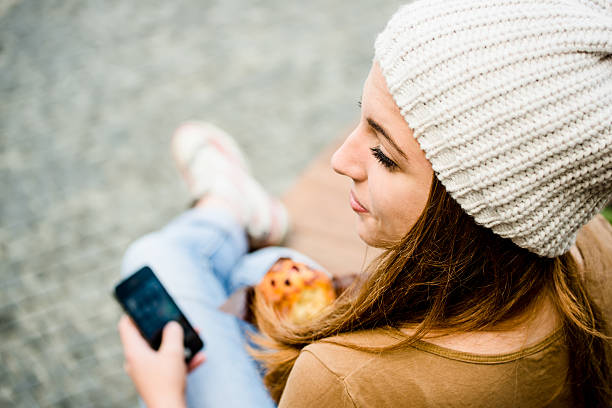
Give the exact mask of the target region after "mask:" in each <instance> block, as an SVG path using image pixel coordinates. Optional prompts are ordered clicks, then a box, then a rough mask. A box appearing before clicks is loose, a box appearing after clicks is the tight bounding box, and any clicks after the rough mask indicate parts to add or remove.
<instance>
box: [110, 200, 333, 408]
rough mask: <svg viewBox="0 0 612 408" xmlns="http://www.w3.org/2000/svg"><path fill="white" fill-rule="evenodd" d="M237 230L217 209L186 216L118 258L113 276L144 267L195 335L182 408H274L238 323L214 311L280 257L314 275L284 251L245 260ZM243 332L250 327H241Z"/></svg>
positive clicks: (259, 253) (243, 235) (264, 252)
mask: <svg viewBox="0 0 612 408" xmlns="http://www.w3.org/2000/svg"><path fill="white" fill-rule="evenodd" d="M247 249H248V243H247V237H246V233H245V231H244V229H243V228H242V227H241V226H240V225H238V224H237V223H236V221H235V220H234V218H233V217H232V216H231V215H230V214H229V213H226V212H224V211H223V210H221V209H207V208H204V209H201V208H194V209H191V210H189V211H187V212H186V213H184V214H183V215H181V216H179V217H178V218H176V219H175V220H174V221H172V222H170V224H168V225H167V226H166V227H165V228H163V229H161V230H160V231H157V232H153V233H151V234H148V235H145V236H144V237H142V238H140V239H138V240H137V241H135V242H134V243H133V244H132V245H131V246H130V247H129V248H128V250H127V251H126V253H125V256H124V259H123V264H122V271H121V274H122V276H123V277H127V276H129V275H130V274H132V273H134V272H136V271H137V270H138V269H140V268H141V267H142V266H144V265H149V266H150V267H151V269H153V271H155V274H156V275H157V277H158V278H159V279H160V281H161V282H162V283H163V284H164V286H165V287H166V289H167V290H168V292H169V293H170V295H171V296H172V297H173V298H174V300H175V301H176V303H177V304H178V306H179V307H180V308H181V309H182V311H183V313H184V314H185V315H186V316H187V319H188V320H189V321H190V322H191V324H192V325H193V326H195V327H198V328H199V329H200V336H201V337H202V339H203V340H204V342H205V346H204V350H205V352H206V358H207V360H206V362H205V363H204V364H203V365H202V366H200V367H198V368H197V369H196V370H195V371H194V372H192V373H191V374H189V376H188V379H187V403H188V406H190V407H257V408H264V407H274V406H275V404H274V402H273V401H272V399H271V398H270V396H269V394H268V392H267V390H266V388H265V387H264V385H263V382H262V379H261V374H260V372H259V369H258V365H257V364H256V362H255V361H254V360H253V359H252V358H251V357H250V356H249V354H248V353H247V352H246V350H245V348H244V345H245V344H246V341H247V340H246V337H245V329H246V328H247V326H248V325H247V324H246V323H244V322H242V321H241V320H240V319H238V318H236V317H234V316H232V315H229V314H226V313H223V312H221V311H219V310H218V307H219V306H220V305H222V304H223V303H224V302H225V301H226V299H227V298H228V295H230V294H231V293H232V292H234V291H235V290H236V289H238V288H241V287H243V286H246V285H253V284H256V283H257V282H259V280H260V279H261V278H262V276H263V275H264V274H265V273H266V272H267V270H268V269H269V268H270V267H271V266H272V265H273V264H274V262H276V260H277V259H278V258H280V257H290V258H293V259H294V260H296V261H299V262H304V263H306V264H308V265H310V266H312V267H315V268H320V269H322V268H321V267H320V266H319V265H318V264H317V263H315V262H313V261H312V260H311V259H309V258H307V257H305V256H304V255H301V254H300V253H298V252H296V251H293V250H291V249H288V248H280V247H269V248H265V249H262V250H259V251H255V252H253V253H250V254H247ZM249 327H250V326H249Z"/></svg>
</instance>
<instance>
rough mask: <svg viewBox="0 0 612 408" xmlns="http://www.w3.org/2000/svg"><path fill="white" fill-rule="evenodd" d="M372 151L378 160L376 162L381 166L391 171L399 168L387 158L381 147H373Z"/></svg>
mask: <svg viewBox="0 0 612 408" xmlns="http://www.w3.org/2000/svg"><path fill="white" fill-rule="evenodd" d="M370 150H371V151H372V155H373V156H374V157H375V158H376V160H378V161H379V162H380V164H382V165H383V166H385V167H386V168H388V169H389V170H395V169H397V168H398V166H397V164H395V162H394V161H393V160H391V159H390V158H388V157H387V156H385V154H384V153H383V152H382V150H380V147H371V148H370Z"/></svg>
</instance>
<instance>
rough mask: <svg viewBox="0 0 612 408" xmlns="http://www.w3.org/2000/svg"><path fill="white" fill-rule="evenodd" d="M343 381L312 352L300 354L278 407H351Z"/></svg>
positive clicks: (352, 405)
mask: <svg viewBox="0 0 612 408" xmlns="http://www.w3.org/2000/svg"><path fill="white" fill-rule="evenodd" d="M355 406H356V405H355V403H354V402H353V400H352V399H351V396H350V395H349V394H348V392H347V388H346V384H345V383H344V379H343V378H342V377H341V376H339V375H337V374H336V373H335V372H334V371H332V370H331V369H330V368H329V367H328V366H327V365H326V364H325V363H324V362H323V361H321V359H320V358H319V357H318V356H317V354H316V353H313V352H312V351H310V350H308V349H307V348H305V349H304V350H302V351H301V352H300V355H299V356H298V358H297V360H296V361H295V364H294V365H293V369H292V370H291V373H290V374H289V378H288V379H287V384H286V385H285V389H284V390H283V394H282V396H281V399H280V401H279V404H278V407H279V408H286V407H291V408H301V407H304V408H312V407H321V408H327V407H338V408H344V407H346V408H349V407H351V408H353V407H355Z"/></svg>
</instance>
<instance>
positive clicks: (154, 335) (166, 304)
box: [115, 267, 203, 360]
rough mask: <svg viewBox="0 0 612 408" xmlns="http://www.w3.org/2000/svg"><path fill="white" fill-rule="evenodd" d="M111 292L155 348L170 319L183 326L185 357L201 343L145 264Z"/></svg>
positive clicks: (188, 358)
mask: <svg viewBox="0 0 612 408" xmlns="http://www.w3.org/2000/svg"><path fill="white" fill-rule="evenodd" d="M115 296H116V297H117V300H118V301H119V303H121V304H122V305H123V307H124V309H125V311H126V312H127V313H128V314H129V315H130V316H131V317H132V319H133V320H134V322H135V323H136V325H137V326H138V328H139V329H140V332H141V333H142V335H143V337H144V338H145V339H147V341H148V342H149V344H150V345H151V347H152V348H154V349H155V350H157V349H159V346H160V345H161V338H162V331H163V328H164V326H165V325H166V323H168V322H169V321H171V320H174V321H176V322H178V323H179V324H180V325H181V326H182V327H183V331H184V334H185V339H184V344H185V347H187V348H188V350H189V351H187V350H186V352H185V357H186V359H187V360H190V359H191V357H193V355H195V353H196V352H197V351H199V350H200V349H201V348H202V347H203V343H202V341H201V339H200V337H199V336H198V335H197V333H196V332H195V331H194V329H193V327H192V326H191V325H190V324H189V322H188V321H187V319H186V318H185V316H184V315H183V313H182V312H181V310H180V309H179V308H178V306H177V305H176V303H174V300H173V299H172V297H170V295H169V294H168V292H167V291H166V289H165V288H164V287H163V286H162V284H161V282H160V281H159V280H158V279H157V277H156V276H155V274H154V273H153V271H152V270H151V269H150V268H149V267H144V268H142V269H141V270H139V271H138V272H136V273H135V274H134V275H132V276H131V277H129V278H127V279H126V280H124V281H123V282H121V283H120V284H119V285H117V287H116V288H115Z"/></svg>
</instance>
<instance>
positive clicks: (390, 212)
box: [371, 178, 429, 240]
mask: <svg viewBox="0 0 612 408" xmlns="http://www.w3.org/2000/svg"><path fill="white" fill-rule="evenodd" d="M371 194H372V197H373V198H374V202H373V215H375V217H376V219H377V221H378V224H379V227H380V231H381V233H383V235H385V237H386V238H387V239H391V240H399V239H401V238H402V237H403V236H404V235H406V233H407V232H408V231H409V230H410V228H412V226H413V225H414V224H415V223H416V220H417V219H418V218H419V216H420V215H421V213H422V212H423V209H424V208H425V204H426V203H427V198H428V195H429V185H426V184H424V183H419V182H416V180H414V179H411V178H400V179H397V180H394V181H393V182H388V183H386V184H385V183H382V182H379V183H372V184H371Z"/></svg>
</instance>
